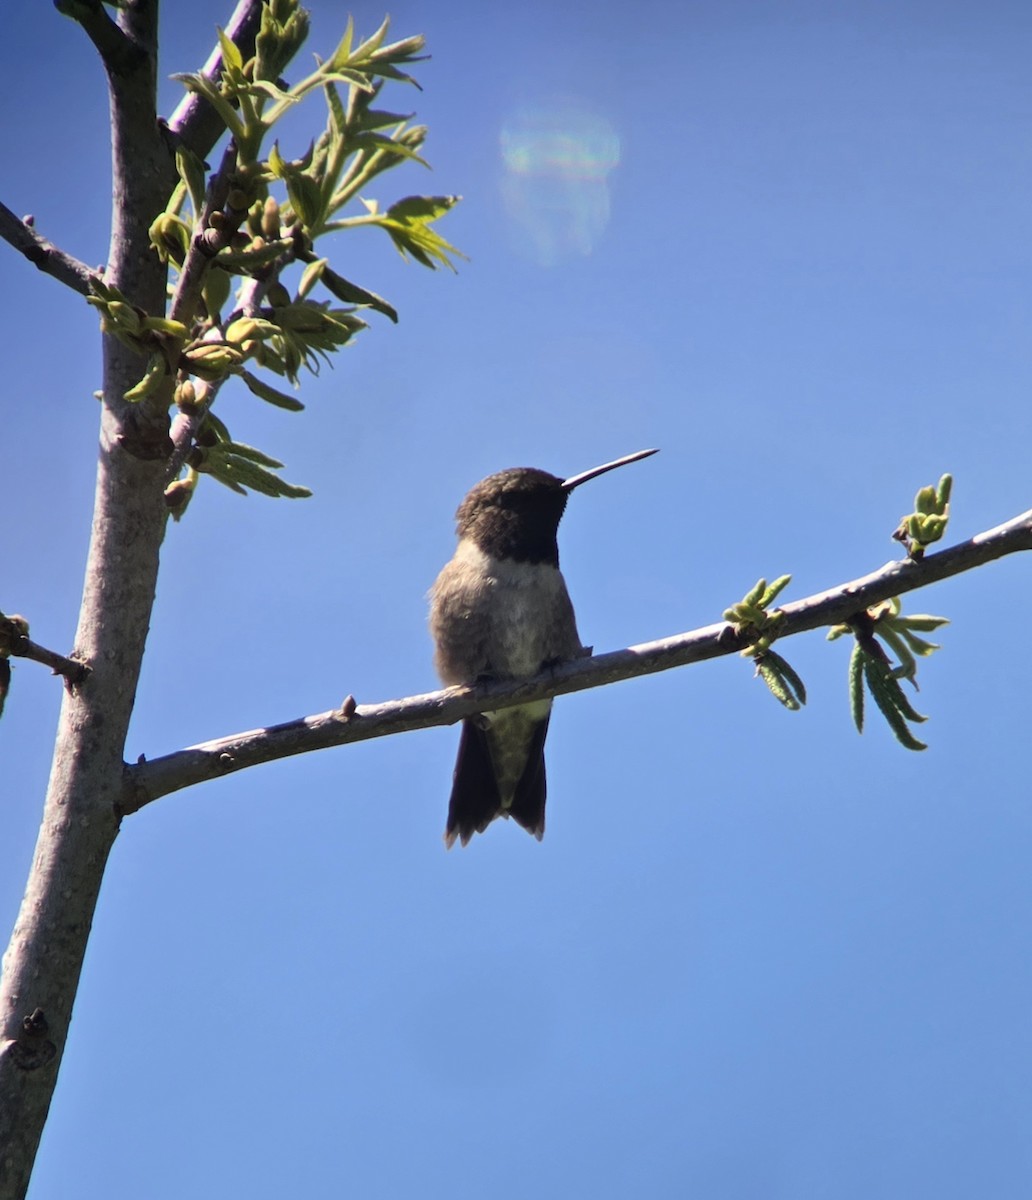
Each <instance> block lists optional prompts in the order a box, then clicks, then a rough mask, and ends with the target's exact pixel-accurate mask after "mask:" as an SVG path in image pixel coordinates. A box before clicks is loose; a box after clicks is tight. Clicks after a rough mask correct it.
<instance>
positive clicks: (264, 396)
mask: <svg viewBox="0 0 1032 1200" xmlns="http://www.w3.org/2000/svg"><path fill="white" fill-rule="evenodd" d="M239 375H240V378H241V379H242V380H243V381H244V383H245V384H247V386H248V388H249V389H250V390H251V392H252V393H253V394H254V395H255V396H257V397H258V399H259V400H264V401H265V402H266V403H267V404H274V405H275V406H276V407H277V408H285V409H287V411H288V412H301V410H302V409H303V408H304V405H303V404H302V403H301V401H300V400H296V399H295V398H294V397H293V396H289V395H287V393H286V392H281V391H279V389H278V388H274V387H271V386H270V385H269V384H267V383H266V382H265V381H264V380H263V379H259V378H258V376H257V375H252V374H251V372H250V371H240V372H239Z"/></svg>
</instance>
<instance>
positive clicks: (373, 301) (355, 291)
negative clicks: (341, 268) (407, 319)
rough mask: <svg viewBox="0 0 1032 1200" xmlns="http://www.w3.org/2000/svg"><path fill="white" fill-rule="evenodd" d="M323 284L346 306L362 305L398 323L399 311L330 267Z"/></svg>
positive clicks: (325, 271) (324, 275)
mask: <svg viewBox="0 0 1032 1200" xmlns="http://www.w3.org/2000/svg"><path fill="white" fill-rule="evenodd" d="M322 284H323V287H325V288H326V289H327V290H328V291H330V292H332V293H333V295H334V296H336V297H337V299H338V300H343V301H344V303H345V304H361V305H364V306H365V307H367V308H374V309H376V311H377V312H381V313H383V315H384V316H385V317H389V318H390V319H391V320H392V321H393V322H394V323H395V324H397V323H398V313H397V310H396V309H395V308H394V306H393V305H391V304H388V302H387V301H386V300H384V298H383V297H382V296H378V295H377V294H376V293H375V292H370V291H367V290H366V289H365V288H364V287H359V285H358V284H357V283H351V282H350V281H349V280H347V279H345V278H344V277H343V276H342V275H338V274H337V272H336V271H333V270H331V269H330V268H329V267H326V268H325V269H324V271H323V273H322Z"/></svg>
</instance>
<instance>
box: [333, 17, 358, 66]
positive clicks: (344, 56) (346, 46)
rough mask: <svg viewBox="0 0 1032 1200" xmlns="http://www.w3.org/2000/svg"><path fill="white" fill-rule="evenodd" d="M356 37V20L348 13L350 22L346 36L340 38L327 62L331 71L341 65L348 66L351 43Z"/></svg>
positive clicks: (345, 32) (346, 29)
mask: <svg viewBox="0 0 1032 1200" xmlns="http://www.w3.org/2000/svg"><path fill="white" fill-rule="evenodd" d="M354 37H355V22H354V19H353V18H352V17H351V16H350V14H349V15H348V23H347V26H346V28H345V30H344V36H343V37H342V38H341V39H340V44H339V45H338V46H337V49H336V50H334V52H333V55H332V57H331V58H330V60H329V62H328V63H327V64H326V65H327V67H328V68H329V69H330V70H331V71H337V70H339V69H340V68H341V67H344V66H346V65H347V64H348V63H349V62H350V61H351V43H352V41H353V40H354Z"/></svg>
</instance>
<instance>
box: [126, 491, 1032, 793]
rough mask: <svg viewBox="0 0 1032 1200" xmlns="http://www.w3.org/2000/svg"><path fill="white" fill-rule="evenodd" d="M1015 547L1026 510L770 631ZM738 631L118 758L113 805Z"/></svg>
mask: <svg viewBox="0 0 1032 1200" xmlns="http://www.w3.org/2000/svg"><path fill="white" fill-rule="evenodd" d="M1020 550H1032V510H1029V511H1028V512H1026V513H1022V514H1021V515H1020V516H1018V517H1015V518H1014V519H1013V520H1011V521H1007V522H1006V523H1005V524H1003V525H999V526H997V527H996V528H995V529H989V530H987V531H986V532H985V533H980V534H977V535H976V536H975V537H973V538H971V539H970V540H969V541H967V542H961V543H960V545H957V546H952V547H951V548H950V549H948V550H942V551H940V552H939V553H938V554H929V555H926V556H925V558H924V559H922V560H920V561H914V560H910V559H904V560H903V561H900V562H890V563H886V565H885V566H884V567H881V568H880V569H879V570H877V571H872V572H871V574H870V575H865V576H863V577H862V578H860V579H854V580H852V581H851V582H850V583H843V584H839V586H838V587H835V588H830V589H829V590H828V591H825V592H820V593H819V594H817V595H815V596H808V597H807V598H806V599H804V600H796V601H795V602H794V603H791V604H785V605H783V606H782V608H781V611H782V612H783V613H784V614H785V615H784V617H783V619H782V620H781V622H780V624H779V626H778V632H779V639H782V638H785V637H790V636H791V635H792V634H796V633H803V632H804V631H806V630H810V629H817V628H819V627H820V626H822V625H837V624H840V623H843V622H845V621H848V620H849V619H850V618H851V617H852V616H853V615H854V614H856V613H859V612H863V611H864V610H866V609H868V608H870V607H871V606H872V605H875V604H879V603H881V602H882V601H883V600H888V599H889V598H890V597H892V596H897V595H900V594H901V593H903V592H910V591H913V590H914V589H915V588H920V587H926V586H927V585H928V584H931V583H937V582H938V581H939V580H941V579H946V578H948V577H949V576H951V575H958V574H960V573H961V572H963V571H969V570H971V569H972V568H974V567H979V566H982V565H983V564H984V563H987V562H992V561H993V560H994V559H997V558H1002V557H1003V556H1004V555H1005V554H1013V553H1015V552H1017V551H1020ZM748 637H749V635H748V633H746V634H745V635H740V634H736V633H735V631H734V629H733V627H732V626H730V625H728V624H727V623H726V622H720V623H719V624H716V625H707V626H705V627H704V628H702V629H696V630H693V631H692V632H690V633H682V634H677V635H675V636H674V637H669V638H664V639H662V640H661V641H656V642H646V643H644V644H642V645H639V646H631V647H629V648H628V649H626V650H615V651H613V652H611V653H609V654H598V655H595V656H594V657H593V658H579V659H576V660H574V661H572V662H567V663H561V664H560V665H558V666H556V667H554V668H551V669H550V670H548V671H545V672H543V673H542V674H540V675H537V676H535V677H534V678H533V679H525V680H517V681H509V682H504V683H495V684H489V685H486V686H483V687H476V688H450V689H448V690H446V691H440V692H430V693H428V694H426V695H423V696H410V697H408V698H407V699H404V700H393V701H388V702H386V703H383V704H371V705H358V706H357V707H354V708H353V709H352V708H351V706H350V705H349V706H348V709H349V711H348V712H347V714H346V718H345V714H343V713H342V711H341V710H339V709H334V710H333V711H331V712H324V713H318V714H316V715H314V716H309V717H300V718H298V719H297V720H294V721H288V722H286V723H285V724H282V725H271V726H268V727H266V728H264V729H254V730H249V731H247V732H245V733H236V734H231V735H230V736H229V737H223V738H217V739H216V740H214V741H210V742H203V743H201V744H200V745H197V746H190V747H188V748H187V749H185V750H179V751H177V752H176V753H174V754H167V755H165V756H163V757H161V758H155V759H151V760H150V761H149V762H145V763H142V764H138V765H137V766H134V767H127V768H126V775H125V794H124V797H123V800H122V805H121V812H122V813H123V814H125V813H131V812H136V811H137V810H138V809H140V808H142V807H143V806H144V805H145V804H149V803H150V802H151V801H152V800H157V799H158V798H159V797H161V796H165V795H168V793H170V792H175V791H179V790H180V789H181V788H185V787H190V786H192V785H193V784H196V783H202V782H204V781H205V780H208V779H215V778H218V777H219V776H222V775H226V774H228V773H230V772H232V771H239V770H243V769H244V768H245V767H253V766H257V765H258V764H260V763H265V762H272V761H274V760H276V759H280V758H287V757H290V756H291V755H295V754H305V753H308V752H309V751H312V750H323V749H326V748H328V747H330V746H342V745H345V744H347V743H350V742H361V741H366V740H368V739H370V738H376V737H386V736H388V735H389V734H395V733H404V732H407V731H409V730H413V729H429V728H431V727H433V726H437V725H452V724H454V723H455V722H456V721H460V720H462V718H463V717H468V716H472V715H473V714H474V713H478V712H485V711H489V710H493V709H498V708H507V707H510V706H512V705H514V704H526V703H528V702H530V701H533V700H541V699H544V698H546V697H550V696H559V695H564V694H566V693H568V692H579V691H584V690H586V689H588V688H593V687H602V686H604V685H605V684H609V683H616V682H617V681H619V680H623V679H632V678H636V677H637V676H639V675H650V674H654V673H655V672H657V671H666V670H669V669H670V668H671V667H681V666H686V665H687V664H688V663H693V662H702V661H704V660H706V659H711V658H719V657H722V656H723V655H727V654H733V653H735V652H736V651H739V650H741V649H743V648H744V646H745V645H747V644H748Z"/></svg>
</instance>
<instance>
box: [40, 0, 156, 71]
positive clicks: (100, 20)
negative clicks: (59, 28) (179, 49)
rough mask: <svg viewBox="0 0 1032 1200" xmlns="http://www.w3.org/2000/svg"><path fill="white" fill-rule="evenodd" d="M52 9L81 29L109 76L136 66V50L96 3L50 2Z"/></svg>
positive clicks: (87, 0) (91, 0) (81, 0)
mask: <svg viewBox="0 0 1032 1200" xmlns="http://www.w3.org/2000/svg"><path fill="white" fill-rule="evenodd" d="M54 7H55V8H56V9H57V11H58V12H59V13H61V14H63V15H64V16H66V17H71V19H72V20H73V21H75V22H77V23H78V24H79V25H81V26H82V28H83V30H84V32H85V33H86V36H87V37H88V38H89V39H90V41H91V42H92V43H93V45H94V46H95V47H96V48H97V53H98V54H99V55H100V57H101V59H102V61H103V63H104V68H105V70H106V71H107V73H108V74H109V75H119V74H121V73H122V72H123V71H125V70H127V69H131V68H133V67H135V66H136V64H137V63H138V62H139V59H140V56H141V54H142V51H141V49H140V47H139V46H137V45H136V44H135V43H134V42H133V40H132V38H130V37H128V36H127V35H126V33H125V32H124V30H122V29H120V28H119V26H118V24H117V23H116V22H115V21H113V20H112V19H111V17H109V16H108V12H107V9H106V8H105V7H104V5H103V4H102V3H101V2H100V0H54Z"/></svg>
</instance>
